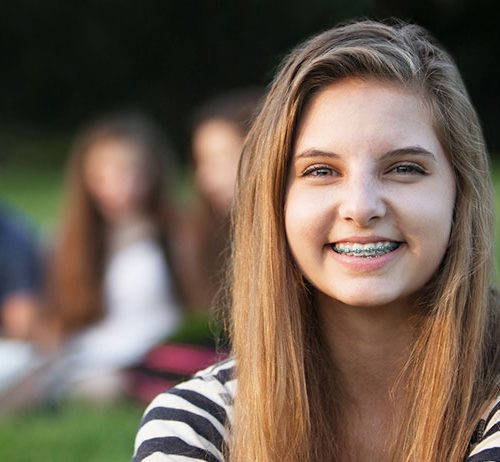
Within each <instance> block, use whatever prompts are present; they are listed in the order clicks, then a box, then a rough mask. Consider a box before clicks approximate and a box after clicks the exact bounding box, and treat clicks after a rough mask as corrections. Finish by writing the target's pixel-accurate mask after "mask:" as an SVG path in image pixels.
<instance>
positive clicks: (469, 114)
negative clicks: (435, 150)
mask: <svg viewBox="0 0 500 462" xmlns="http://www.w3.org/2000/svg"><path fill="white" fill-rule="evenodd" d="M351 77H356V78H362V79H376V80H379V81H380V80H382V81H385V82H391V83H394V84H395V85H399V86H401V87H404V88H405V89H407V90H408V91H410V92H414V93H415V94H417V95H419V96H421V97H422V98H423V100H424V101H425V102H426V103H427V104H428V106H429V108H430V110H431V114H432V116H433V120H434V123H435V129H436V133H437V135H438V137H439V140H440V142H441V144H442V146H443V148H444V151H445V153H446V155H447V156H448V159H449V161H450V164H451V165H452V168H453V171H454V175H455V181H456V186H457V195H456V205H455V211H454V223H453V227H452V232H451V238H450V244H449V248H448V250H447V252H446V255H445V257H444V259H443V261H442V263H441V266H440V268H439V270H438V272H437V273H436V274H435V276H434V277H433V278H432V281H430V282H429V284H428V287H427V288H426V290H425V291H424V292H425V300H424V299H422V300H420V304H421V310H420V311H421V317H420V318H419V319H417V320H416V321H415V322H416V331H417V336H416V337H417V338H416V341H415V344H414V348H413V350H412V352H411V355H410V358H409V360H408V362H407V364H406V366H405V369H404V371H403V372H402V374H401V380H402V381H403V383H404V385H405V392H406V398H407V407H406V409H405V411H404V416H405V417H404V422H403V424H402V425H401V431H400V434H399V435H398V436H397V438H395V442H394V441H389V442H388V444H389V446H390V447H391V450H392V454H393V455H392V459H393V460H394V461H398V462H400V461H404V462H410V461H412V462H422V461H426V462H438V461H439V462H441V461H444V460H446V461H461V460H462V459H463V457H464V456H465V454H466V452H467V445H468V442H469V440H470V438H471V435H472V432H473V430H474V427H475V425H476V424H477V421H478V418H479V415H480V413H481V412H482V411H484V409H483V408H484V405H485V403H486V402H487V401H488V400H489V399H490V398H492V397H493V396H494V395H495V394H496V393H497V392H498V374H499V370H498V368H499V353H498V346H497V342H498V338H499V337H498V305H497V304H496V297H495V296H494V295H493V293H492V292H491V290H490V283H491V275H492V258H493V255H494V252H493V241H494V234H493V227H494V226H493V219H494V216H493V205H492V187H491V182H490V177H489V166H488V156H487V153H486V148H485V144H484V140H483V136H482V133H481V128H480V125H479V122H478V118H477V115H476V112H475V111H474V108H473V107H472V105H471V102H470V100H469V97H468V95H467V92H466V90H465V88H464V84H463V82H462V80H461V77H460V75H459V72H458V70H457V67H456V65H455V64H454V62H453V61H452V59H451V58H450V56H449V55H448V54H447V53H446V52H445V51H443V49H442V48H441V47H440V46H439V45H437V44H436V42H435V41H434V39H432V38H431V37H430V36H429V35H428V33H427V32H426V31H425V30H424V29H422V28H421V27H419V26H416V25H409V24H406V23H402V22H396V21H392V22H391V23H379V22H372V21H361V22H356V23H351V24H347V25H343V26H340V27H336V28H334V29H331V30H329V31H327V32H324V33H322V34H320V35H318V36H316V37H313V38H312V39H310V40H308V41H306V42H305V43H304V44H302V45H300V46H298V47H297V48H296V49H295V50H294V51H293V52H292V53H291V54H290V55H289V56H288V57H287V58H286V59H285V61H284V63H283V64H282V66H281V68H280V70H279V71H278V73H277V75H276V77H275V79H274V82H273V84H272V86H271V88H270V92H269V94H268V97H267V99H266V101H265V103H264V107H263V109H262V111H261V113H260V114H259V116H258V117H257V119H256V121H255V124H254V126H253V128H252V130H251V132H250V134H249V137H248V138H247V142H246V145H245V148H244V151H243V156H242V161H241V164H240V172H239V179H238V187H237V198H236V204H235V208H234V243H233V250H232V257H233V258H232V269H231V274H232V276H231V284H230V288H231V289H230V290H231V305H232V306H231V309H232V319H231V326H230V327H231V335H232V345H233V352H234V355H235V357H236V359H237V378H238V390H237V396H236V402H235V422H234V427H233V428H232V435H233V437H232V440H231V442H230V445H229V453H230V455H231V461H233V462H247V461H250V460H252V461H259V462H271V461H276V462H278V461H279V462H282V461H287V462H294V461H297V462H298V461H301V462H303V461H309V462H313V461H324V460H325V461H326V460H328V461H331V460H337V461H342V460H346V453H345V452H343V449H344V451H345V448H338V447H337V446H336V435H338V434H339V431H340V422H339V414H338V410H337V408H336V402H337V401H338V400H339V399H342V398H341V397H342V390H340V387H337V386H336V384H335V377H334V376H335V374H334V370H335V365H332V364H330V362H329V361H330V360H329V357H328V355H327V353H326V348H325V347H324V346H323V340H322V336H321V330H320V327H319V324H318V319H317V314H316V310H315V308H314V304H313V301H312V296H311V291H310V288H309V287H308V285H307V283H306V282H305V281H304V279H303V277H302V275H301V274H300V273H299V271H298V270H297V268H296V266H295V264H294V262H293V260H292V257H291V254H290V250H289V248H288V245H287V240H286V235H285V225H284V202H285V191H286V182H287V174H288V169H289V163H290V158H291V154H292V146H293V142H294V137H295V135H296V127H297V124H298V123H299V120H300V118H301V114H302V111H303V109H304V106H305V104H306V103H307V101H308V100H309V99H310V98H311V96H312V95H313V94H315V93H317V92H319V91H321V90H322V89H323V88H324V87H325V86H327V85H329V84H331V83H333V82H337V81H340V80H342V79H345V78H351Z"/></svg>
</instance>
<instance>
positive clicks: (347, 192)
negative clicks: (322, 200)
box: [338, 175, 386, 227]
mask: <svg viewBox="0 0 500 462" xmlns="http://www.w3.org/2000/svg"><path fill="white" fill-rule="evenodd" d="M338 210H339V215H340V217H341V218H342V219H343V220H346V221H350V222H352V223H354V224H356V225H357V226H361V227H366V226H369V225H371V223H372V222H373V221H376V220H377V219H380V218H382V217H383V216H385V214H386V204H385V201H384V199H383V197H382V191H381V186H380V185H379V184H378V182H377V180H376V179H375V178H372V177H371V176H370V175H359V176H356V177H351V178H350V179H347V180H346V184H345V188H344V190H343V192H342V196H341V198H340V204H339V209H338Z"/></svg>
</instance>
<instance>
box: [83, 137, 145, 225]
mask: <svg viewBox="0 0 500 462" xmlns="http://www.w3.org/2000/svg"><path fill="white" fill-rule="evenodd" d="M149 177H150V174H149V173H148V168H147V166H146V163H145V160H144V156H143V152H142V150H141V148H140V147H139V146H138V145H137V144H136V143H133V142H132V141H125V140H120V139H114V138H110V139H106V140H103V141H100V142H98V143H96V144H95V145H94V146H92V147H91V149H90V151H89V152H88V153H87V156H86V159H85V162H84V181H85V183H86V185H87V188H88V190H89V192H90V194H91V196H92V197H93V199H94V201H95V203H96V205H97V208H98V209H99V210H100V212H101V213H102V214H103V216H104V218H105V220H107V221H110V222H113V221H117V220H120V219H123V218H126V217H128V216H130V215H134V214H136V213H138V212H140V211H141V209H142V207H143V204H144V201H145V199H146V196H147V193H148V191H149V185H148V180H149Z"/></svg>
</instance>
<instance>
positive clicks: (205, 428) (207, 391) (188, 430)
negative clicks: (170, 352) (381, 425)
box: [134, 359, 236, 462]
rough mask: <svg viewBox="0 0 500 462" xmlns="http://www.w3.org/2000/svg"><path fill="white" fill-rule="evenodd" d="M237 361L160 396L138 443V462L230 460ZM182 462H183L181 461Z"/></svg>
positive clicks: (217, 366)
mask: <svg viewBox="0 0 500 462" xmlns="http://www.w3.org/2000/svg"><path fill="white" fill-rule="evenodd" d="M234 367H235V362H234V360H233V359H228V360H226V361H223V362H221V363H218V364H215V365H214V366H210V367H209V368H207V369H205V370H203V371H200V372H198V373H197V374H196V375H195V376H194V377H193V378H192V379H191V380H188V381H186V382H183V383H181V384H179V385H177V386H175V387H174V388H171V389H170V390H168V391H166V392H165V393H162V394H160V395H158V396H157V397H156V398H155V399H154V400H153V401H152V403H151V404H150V405H149V406H148V408H147V409H146V411H145V413H144V416H143V418H142V421H141V424H140V427H139V431H138V432H137V436H136V441H135V453H134V462H140V461H143V460H145V459H146V458H147V461H148V462H153V461H155V460H157V459H156V458H155V455H156V456H157V457H158V460H165V455H168V456H169V459H168V460H172V461H175V460H183V461H187V460H190V459H192V460H205V461H211V462H222V461H224V453H225V451H226V449H225V448H226V444H227V440H228V435H227V428H228V427H229V426H230V425H231V423H232V420H233V399H234V392H235V386H236V381H235V379H234ZM177 457H178V458H177Z"/></svg>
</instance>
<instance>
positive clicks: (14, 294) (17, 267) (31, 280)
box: [0, 204, 40, 340]
mask: <svg viewBox="0 0 500 462" xmlns="http://www.w3.org/2000/svg"><path fill="white" fill-rule="evenodd" d="M39 292H40V260H39V254H38V249H37V247H36V242H35V239H34V237H33V236H32V235H31V233H30V230H29V227H28V226H27V224H26V223H25V221H24V219H23V217H21V216H20V214H19V213H17V212H15V211H14V210H13V209H12V208H11V207H9V206H7V205H5V204H0V326H1V330H2V336H4V337H7V338H12V339H18V340H27V339H28V338H29V337H30V335H31V330H32V327H33V322H34V318H35V316H36V315H37V313H38V308H39Z"/></svg>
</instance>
